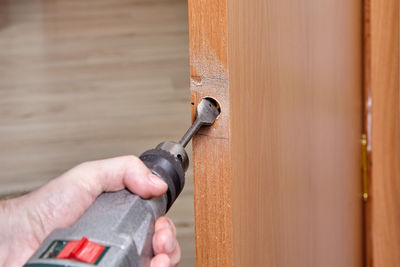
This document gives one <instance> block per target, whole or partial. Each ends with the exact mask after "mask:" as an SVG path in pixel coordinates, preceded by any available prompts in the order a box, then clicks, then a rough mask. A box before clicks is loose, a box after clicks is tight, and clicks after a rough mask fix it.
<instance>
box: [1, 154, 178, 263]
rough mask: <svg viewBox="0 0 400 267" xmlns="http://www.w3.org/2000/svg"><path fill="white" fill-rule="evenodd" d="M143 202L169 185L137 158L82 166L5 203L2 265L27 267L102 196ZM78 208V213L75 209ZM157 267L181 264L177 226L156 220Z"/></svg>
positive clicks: (2, 206)
mask: <svg viewBox="0 0 400 267" xmlns="http://www.w3.org/2000/svg"><path fill="white" fill-rule="evenodd" d="M125 187H126V188H128V189H129V190H130V191H131V192H133V193H135V194H137V195H139V196H141V197H143V198H150V197H154V196H160V195H162V194H164V193H165V192H166V191H167V184H166V183H165V182H164V181H163V180H161V179H160V178H158V177H157V176H155V175H153V174H152V173H151V171H150V170H149V169H148V168H147V167H146V166H145V165H144V164H143V163H142V161H141V160H140V159H138V158H137V157H135V156H125V157H118V158H112V159H106V160H99V161H92V162H86V163H82V164H80V165H78V166H76V167H75V168H73V169H71V170H69V171H68V172H66V173H64V174H63V175H61V176H60V177H58V178H56V179H54V180H52V181H50V182H49V183H47V184H46V185H44V186H42V187H41V188H39V189H37V190H36V191H33V192H31V193H29V194H27V195H24V196H21V197H19V198H15V199H10V200H4V201H1V202H0V266H22V265H23V264H24V263H25V262H26V261H27V260H28V259H29V257H30V256H31V255H32V254H33V252H34V251H35V250H36V249H37V248H38V247H39V245H40V244H41V242H42V241H43V240H44V239H45V238H46V236H47V235H49V234H50V233H51V232H52V231H53V230H54V229H56V228H61V227H66V226H71V225H72V224H73V223H74V222H75V221H77V220H78V218H79V217H80V216H81V215H82V214H83V213H84V212H85V211H86V210H87V209H88V208H89V206H90V205H91V204H92V203H93V202H94V201H95V200H96V198H97V197H98V196H99V195H100V194H101V193H102V192H113V191H118V190H121V189H123V188H125ZM70 207H74V209H70ZM153 250H154V253H155V254H156V255H155V257H154V258H153V259H152V261H151V266H152V267H164V266H165V267H168V266H175V265H177V264H178V262H179V260H180V257H181V256H180V253H181V252H180V247H179V244H178V242H177V241H176V230H175V226H174V224H173V223H172V222H171V220H169V219H168V218H166V217H161V218H159V219H158V220H157V221H156V224H155V234H154V236H153Z"/></svg>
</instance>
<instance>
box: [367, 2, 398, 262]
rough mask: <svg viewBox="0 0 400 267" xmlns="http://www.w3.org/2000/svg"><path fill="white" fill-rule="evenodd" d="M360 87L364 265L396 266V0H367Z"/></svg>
mask: <svg viewBox="0 0 400 267" xmlns="http://www.w3.org/2000/svg"><path fill="white" fill-rule="evenodd" d="M367 4H369V5H370V6H369V24H367V27H368V28H367V30H368V31H369V33H370V34H369V39H367V40H366V41H368V42H369V43H368V44H367V45H368V47H369V49H368V50H367V51H366V52H367V53H366V55H365V56H366V57H367V64H368V65H367V68H368V69H369V71H368V72H367V73H366V75H367V77H366V79H367V80H368V81H369V83H367V84H366V87H365V90H369V92H370V95H369V96H370V98H369V99H370V102H371V103H372V109H371V110H370V116H371V117H370V118H371V120H369V121H367V123H368V124H369V129H370V133H371V134H370V136H369V137H370V139H369V147H370V149H371V164H372V165H371V167H372V169H371V177H370V186H369V187H370V193H369V199H368V201H367V220H368V221H367V227H368V228H367V241H368V242H367V245H368V246H367V259H368V261H367V266H369V267H383V266H400V253H399V251H400V228H399V225H400V197H399V192H400V121H399V120H400V114H399V112H400V110H399V90H400V85H399V1H397V0H387V1H380V0H370V1H368V2H367Z"/></svg>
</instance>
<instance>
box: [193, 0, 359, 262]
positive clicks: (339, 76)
mask: <svg viewBox="0 0 400 267" xmlns="http://www.w3.org/2000/svg"><path fill="white" fill-rule="evenodd" d="M225 4H226V5H225ZM189 12H190V16H189V17H190V20H189V21H190V39H191V40H190V49H191V79H192V80H191V89H192V100H194V102H195V101H196V100H198V98H199V96H204V95H211V96H215V97H216V98H217V100H219V101H220V102H221V103H222V106H221V107H222V111H223V112H226V114H229V119H223V120H221V121H220V124H217V125H214V127H212V128H211V129H209V130H208V131H204V132H203V133H202V134H201V135H200V136H198V137H197V138H196V139H195V142H194V147H193V149H194V155H195V157H196V155H199V157H197V158H196V159H195V160H196V164H195V166H194V179H195V214H196V222H195V224H196V255H197V265H198V266H279V267H282V266H300V267H302V266H304V267H310V266H315V267H319V266H324V267H329V266H332V267H336V266H341V267H346V266H349V267H350V266H351V267H354V266H361V264H362V244H361V241H362V238H361V235H362V221H361V220H362V204H361V194H360V192H361V173H360V142H359V139H360V135H361V118H362V116H361V112H362V110H361V104H362V101H361V91H362V90H361V89H362V88H361V79H362V75H361V70H362V65H361V64H362V62H361V53H362V51H361V25H362V17H361V15H362V14H361V12H362V6H361V1H355V0H354V1H348V0H341V1H336V0H324V1H318V2H315V1H298V2H296V1H288V0H284V1H282V0H279V1H278V0H266V1H265V0H263V1H261V0H259V1H258V0H256V1H251V2H249V1H243V0H233V1H227V2H225V1H216V2H211V1H199V0H191V1H190V2H189ZM218 19H219V21H218ZM224 140H225V141H224ZM222 142H227V144H223V145H221V143H222ZM200 155H201V156H200ZM221 156H223V157H224V158H223V159H221V158H220V157H221ZM210 165H212V168H213V169H217V170H219V172H218V175H211V174H206V173H205V170H207V169H208V168H210ZM215 165H217V166H215ZM229 190H230V192H229ZM229 218H230V219H231V222H230V223H229V222H227V220H229ZM207 222H208V224H207ZM230 226H231V228H229V227H230ZM206 227H208V228H206ZM204 229H207V231H209V232H210V233H211V234H209V235H207V234H204V233H205V232H206V231H205V230H204ZM221 238H225V239H223V240H221ZM229 257H231V258H229Z"/></svg>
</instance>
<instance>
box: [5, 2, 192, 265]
mask: <svg viewBox="0 0 400 267" xmlns="http://www.w3.org/2000/svg"><path fill="white" fill-rule="evenodd" d="M187 24H188V23H187V3H186V1H185V0H46V1H40V0H0V62H1V64H0V197H1V198H7V197H12V196H16V195H19V194H22V193H25V192H29V191H30V190H33V189H35V188H37V187H39V186H40V185H42V184H43V183H46V182H47V181H49V180H50V179H52V178H54V177H56V176H58V175H60V174H61V173H63V172H64V171H66V170H67V169H69V168H71V167H73V166H74V165H76V164H78V163H80V162H83V161H88V160H95V159H103V158H108V157H114V156H119V155H128V154H134V155H139V154H140V153H141V152H143V151H145V150H146V149H149V148H152V147H154V146H155V145H157V144H158V143H160V142H161V141H164V140H177V139H179V138H180V137H181V135H182V134H183V133H184V132H185V131H186V129H187V127H188V126H189V125H190V101H189V51H188V27H187ZM189 152H190V153H191V149H190V147H189ZM169 217H171V218H172V219H173V220H174V222H175V224H176V226H177V228H178V240H179V241H180V244H181V247H182V263H181V265H182V266H194V262H195V261H194V226H193V221H194V215H193V183H192V170H191V167H190V168H189V171H188V174H187V178H186V186H185V189H184V191H183V192H182V194H181V196H180V198H179V199H178V200H177V201H176V202H175V204H174V206H173V207H172V209H171V210H170V212H169Z"/></svg>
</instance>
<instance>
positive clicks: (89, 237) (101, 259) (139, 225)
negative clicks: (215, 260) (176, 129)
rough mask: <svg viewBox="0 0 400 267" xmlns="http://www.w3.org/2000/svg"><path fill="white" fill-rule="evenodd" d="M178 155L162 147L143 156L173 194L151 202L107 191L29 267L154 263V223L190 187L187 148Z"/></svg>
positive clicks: (48, 241) (42, 249)
mask: <svg viewBox="0 0 400 267" xmlns="http://www.w3.org/2000/svg"><path fill="white" fill-rule="evenodd" d="M167 143H172V142H167ZM163 144H165V143H163ZM172 144H175V143H172ZM176 145H177V144H176ZM182 149H183V148H182ZM178 155H180V157H178ZM178 155H173V154H171V152H170V151H167V150H164V149H162V146H161V147H160V148H158V149H152V150H149V151H146V152H145V153H143V154H142V155H141V156H140V158H141V160H142V161H143V162H144V164H145V165H146V166H147V167H148V168H149V169H150V170H151V171H152V172H153V173H154V174H156V175H158V176H159V177H161V178H162V179H163V180H164V181H165V182H166V183H167V184H168V191H167V193H165V194H164V195H162V196H161V197H158V198H152V199H148V200H145V199H142V198H140V197H139V196H137V195H135V194H132V193H131V192H129V191H128V190H126V189H124V190H121V191H118V192H113V193H103V194H102V195H100V196H99V197H98V198H97V199H96V201H95V202H94V203H93V204H92V205H91V206H90V208H89V209H88V210H87V211H86V212H85V214H83V215H82V217H81V218H80V219H79V220H78V221H77V222H76V223H75V224H74V225H73V226H71V227H67V228H60V229H56V230H55V231H53V232H52V233H51V234H50V235H49V236H48V237H47V238H46V240H45V241H44V242H43V243H42V245H41V246H40V248H39V249H38V250H37V251H36V252H35V254H34V255H33V256H32V257H31V259H30V260H29V261H28V263H27V264H25V266H26V267H40V266H47V267H49V266H57V267H60V266H71V267H83V266H86V267H87V266H98V267H136V266H149V265H150V260H151V258H152V257H153V250H152V242H151V241H152V237H153V234H154V222H155V220H156V219H157V218H158V217H160V216H162V215H164V214H165V213H166V212H167V210H168V209H169V207H170V206H171V205H172V203H173V202H174V201H175V199H176V198H177V197H178V195H179V193H180V192H181V191H182V189H183V186H184V182H185V176H184V172H185V169H184V166H185V165H184V164H185V163H184V164H182V163H183V162H182V161H181V160H180V158H182V159H185V157H186V158H187V156H185V155H186V153H184V150H183V151H181V154H178ZM71 208H73V207H71Z"/></svg>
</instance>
